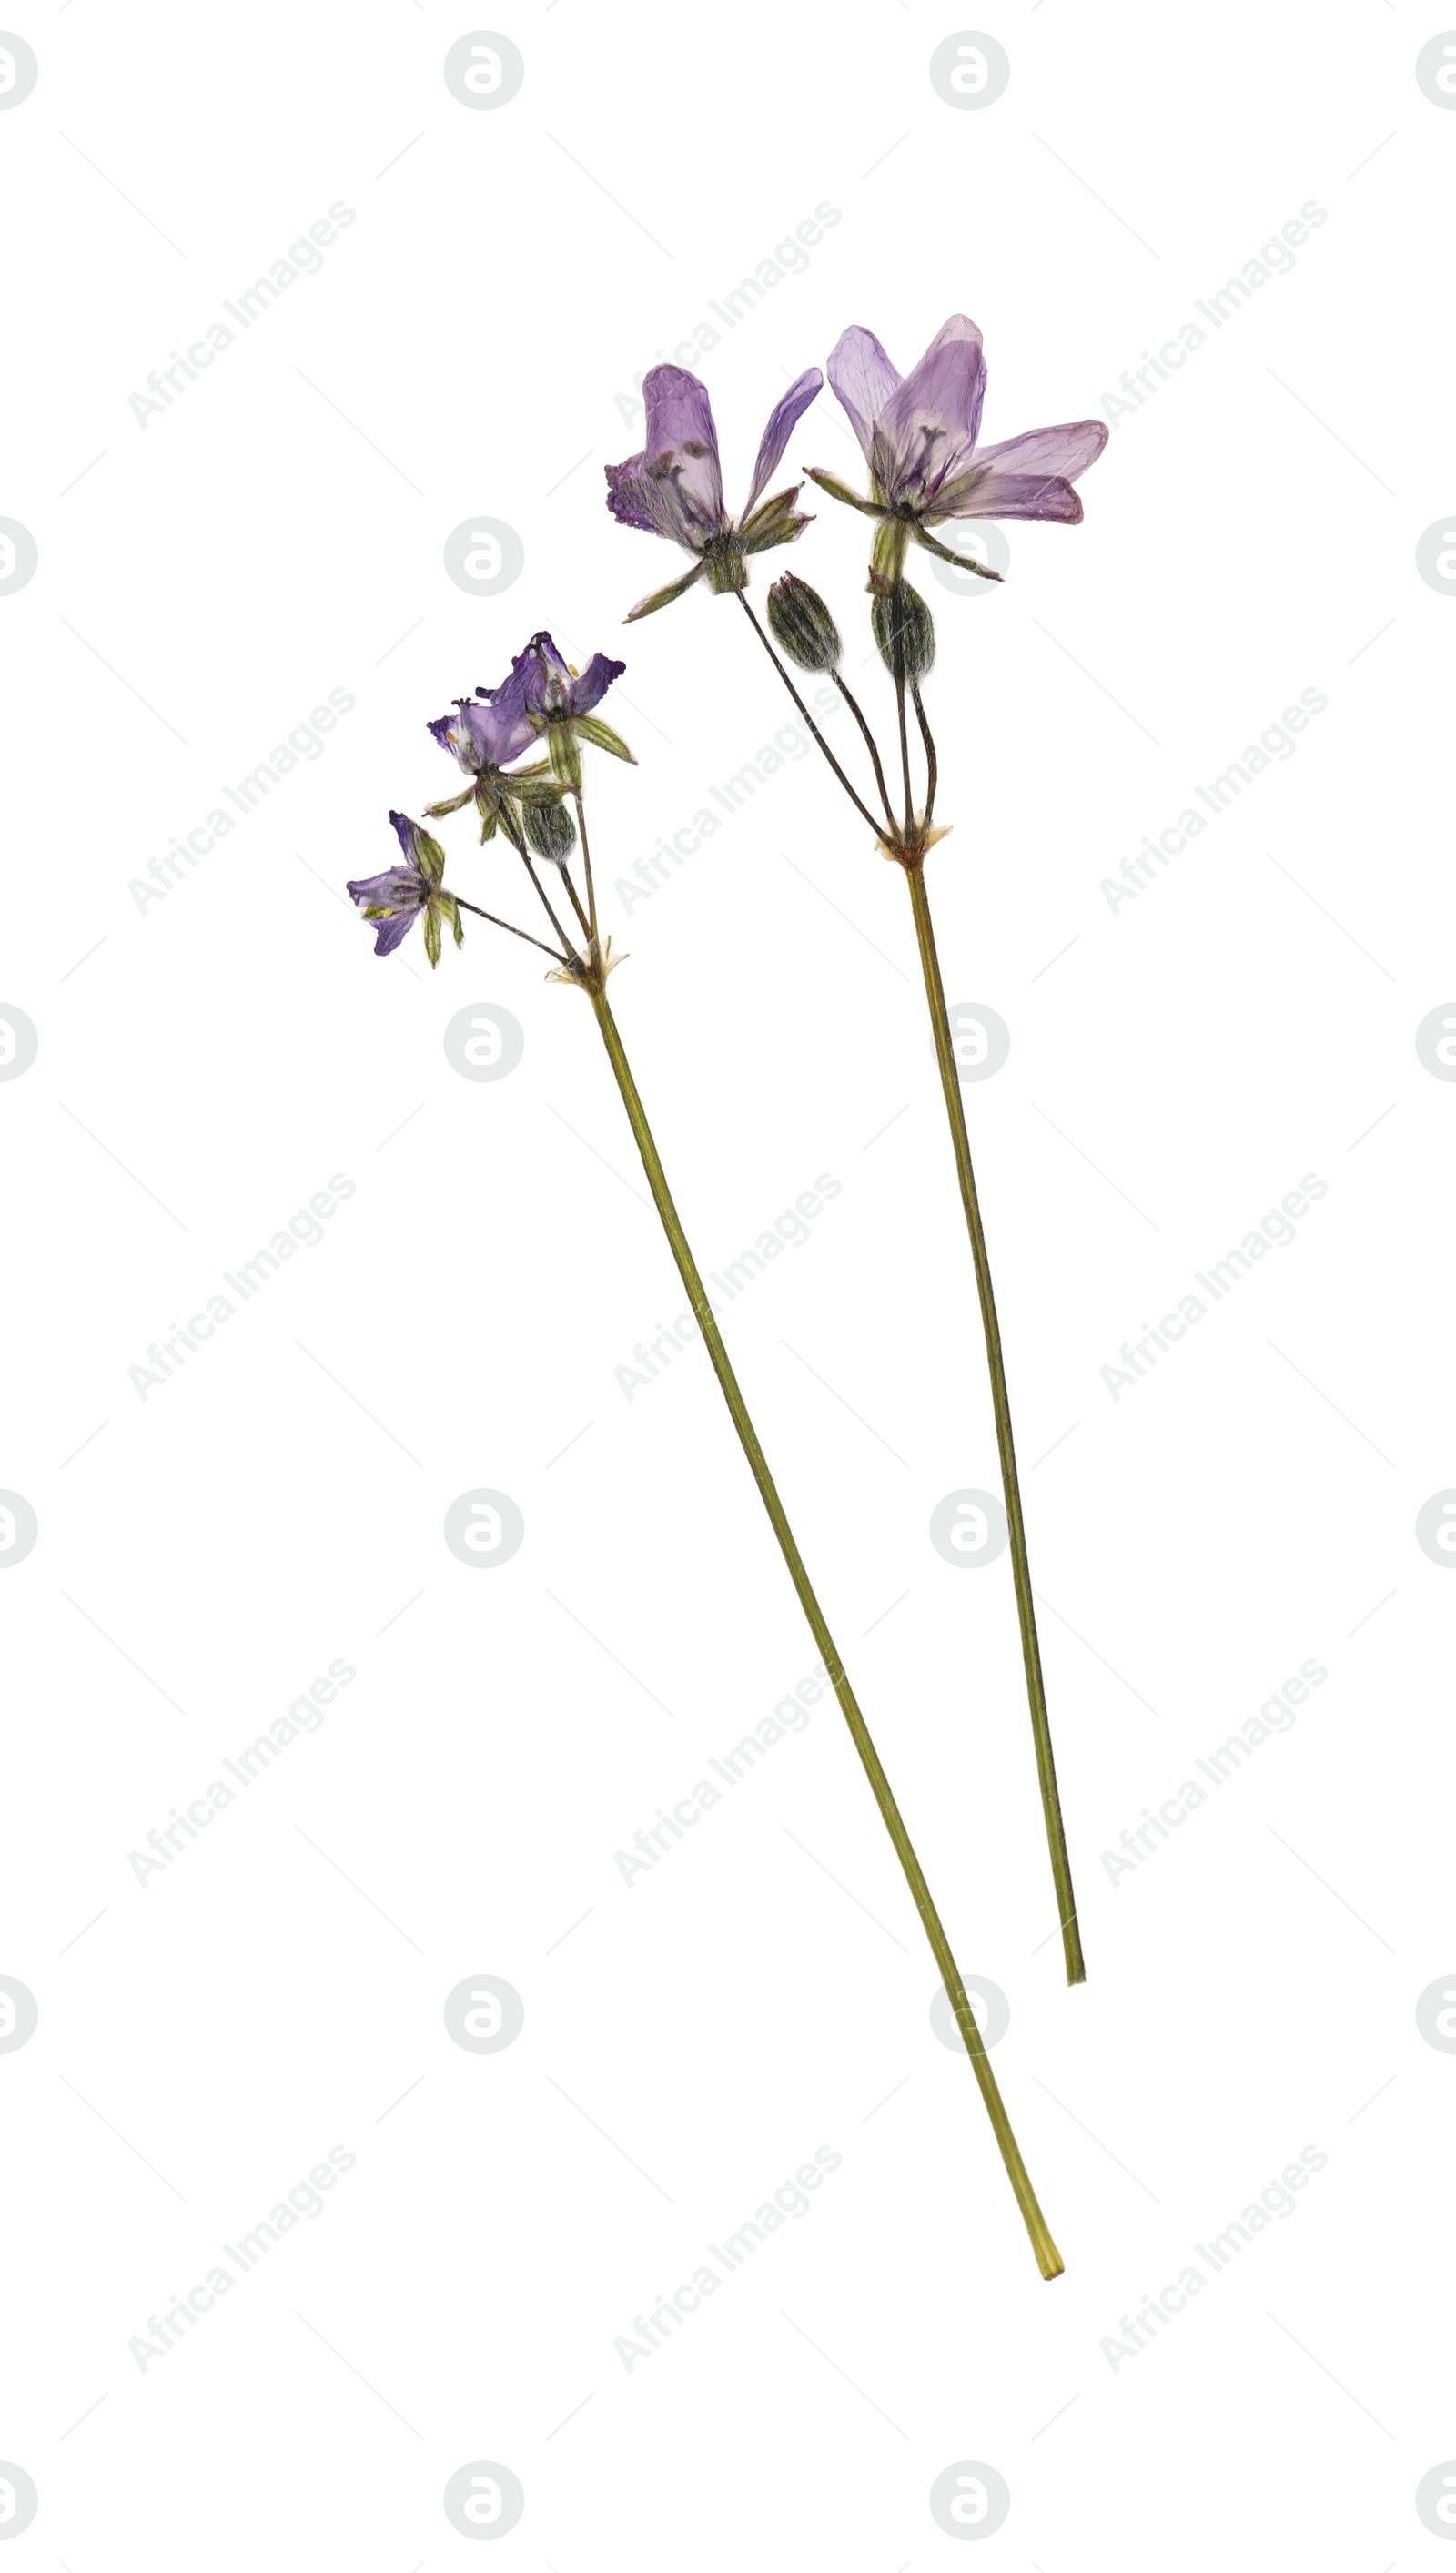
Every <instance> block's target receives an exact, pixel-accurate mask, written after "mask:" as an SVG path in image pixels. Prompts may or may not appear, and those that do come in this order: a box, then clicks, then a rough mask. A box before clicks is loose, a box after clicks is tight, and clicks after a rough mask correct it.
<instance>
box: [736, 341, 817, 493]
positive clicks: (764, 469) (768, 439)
mask: <svg viewBox="0 0 1456 2573" xmlns="http://www.w3.org/2000/svg"><path fill="white" fill-rule="evenodd" d="M823 383H824V378H823V376H822V375H821V374H820V372H819V369H818V368H817V367H810V368H808V369H807V370H806V371H805V373H804V374H803V375H802V376H799V377H797V378H796V379H795V381H794V383H793V384H791V385H790V387H789V390H788V392H787V393H786V394H785V395H784V397H783V399H782V401H780V402H777V403H775V405H774V408H773V410H772V411H771V412H770V414H769V419H768V427H767V429H765V430H764V433H763V435H762V437H761V438H760V439H759V442H758V461H757V463H756V464H755V465H754V468H753V481H752V483H751V484H750V486H749V493H748V499H747V501H746V503H745V505H744V511H743V515H744V517H745V518H747V517H750V516H751V515H752V513H753V505H754V502H755V501H756V500H757V498H758V495H759V493H760V491H762V490H763V489H764V487H765V485H766V484H767V482H768V481H769V479H770V477H771V475H773V474H774V473H776V472H777V471H778V467H779V459H780V457H781V456H782V454H783V451H784V449H785V447H786V446H787V445H788V443H789V440H790V438H791V437H792V435H793V433H794V429H795V427H796V425H797V423H798V422H799V421H800V420H802V418H803V416H804V414H805V412H806V411H807V410H808V408H809V406H810V404H811V403H812V402H813V400H814V398H815V395H816V394H817V393H818V392H819V391H820V388H821V387H822V385H823Z"/></svg>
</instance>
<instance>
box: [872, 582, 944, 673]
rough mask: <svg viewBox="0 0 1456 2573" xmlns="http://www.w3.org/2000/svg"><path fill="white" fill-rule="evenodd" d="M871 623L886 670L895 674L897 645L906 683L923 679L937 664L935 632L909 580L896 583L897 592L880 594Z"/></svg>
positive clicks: (925, 608)
mask: <svg viewBox="0 0 1456 2573" xmlns="http://www.w3.org/2000/svg"><path fill="white" fill-rule="evenodd" d="M870 623H871V626H872V627H873V629H874V635H875V641H876V642H877V643H878V645H879V647H880V658H881V660H882V661H883V662H884V664H885V667H886V669H887V670H889V671H891V672H892V673H893V671H894V668H895V647H896V644H897V642H898V643H899V646H900V649H901V651H902V653H903V654H904V660H903V663H902V667H903V669H904V671H905V675H906V677H907V679H923V678H924V677H925V674H926V672H927V670H929V669H930V668H931V667H932V665H933V663H934V661H935V657H936V629H935V626H934V624H933V622H932V619H931V612H930V609H929V608H928V607H927V605H926V603H925V600H924V599H923V598H922V597H921V594H920V592H919V590H918V589H912V588H911V586H910V583H909V581H908V580H902V581H899V582H897V584H896V586H895V588H894V589H890V590H877V591H876V593H875V595H874V597H873V598H872V599H871V601H870Z"/></svg>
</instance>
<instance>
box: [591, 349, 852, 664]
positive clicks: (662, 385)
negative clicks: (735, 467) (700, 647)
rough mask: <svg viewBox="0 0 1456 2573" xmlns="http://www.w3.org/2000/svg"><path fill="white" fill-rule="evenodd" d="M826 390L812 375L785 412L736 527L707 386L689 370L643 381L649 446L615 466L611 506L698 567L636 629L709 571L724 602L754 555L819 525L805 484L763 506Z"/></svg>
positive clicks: (766, 444)
mask: <svg viewBox="0 0 1456 2573" xmlns="http://www.w3.org/2000/svg"><path fill="white" fill-rule="evenodd" d="M823 382H824V378H823V376H822V375H821V374H820V372H819V369H818V368H817V367H810V368H809V369H808V371H807V373H806V374H804V375H802V376H800V377H798V379H797V380H796V381H795V383H793V384H792V385H790V387H789V390H788V392H787V393H786V394H785V395H784V396H783V398H782V400H781V401H779V402H778V403H776V404H775V406H774V409H773V411H772V412H771V413H770V415H769V420H768V426H767V427H766V429H764V433H763V435H762V437H761V438H760V440H759V445H758V456H757V459H756V461H755V464H754V468H753V481H752V483H751V485H750V487H749V493H748V499H747V502H746V504H745V506H744V509H743V512H742V515H741V516H740V517H738V518H736V519H735V518H730V517H729V515H728V513H727V509H726V507H725V505H724V500H723V473H722V468H721V466H720V464H719V461H718V431H717V429H716V428H715V426H714V422H713V412H712V406H711V404H710V403H709V401H708V389H707V386H706V385H704V384H700V383H699V381H698V378H697V377H696V376H690V375H689V374H688V373H687V371H686V369H685V368H683V367H653V368H652V369H651V370H650V372H649V373H648V374H647V375H646V376H645V377H644V378H643V382H642V394H643V399H644V401H645V403H646V407H647V429H646V444H645V445H644V447H643V449H642V452H641V454H640V455H629V456H628V457H627V459H626V461H625V463H622V464H609V465H608V466H607V468H606V478H607V507H608V508H609V509H610V511H611V513H612V515H613V517H614V518H616V519H617V520H618V521H619V522H620V524H621V525H622V526H624V527H640V528H642V530H643V531H644V533H646V534H647V535H651V536H667V537H669V538H670V539H671V541H672V542H673V543H674V544H677V545H681V546H682V548H683V551H684V552H685V553H689V554H692V555H694V556H695V557H696V559H695V561H694V563H693V567H692V570H691V571H690V572H685V573H684V574H683V577H682V579H681V580H676V581H671V582H669V584H668V586H667V588H666V589H659V590H654V591H653V592H652V593H651V595H650V596H649V597H647V598H639V600H638V601H637V604H636V606H635V607H634V608H633V609H632V610H631V613H630V615H629V616H628V617H627V619H626V622H627V623H628V624H629V625H630V624H631V622H632V619H633V617H637V616H649V615H650V614H651V613H652V611H653V609H654V608H658V607H665V606H666V605H667V603H668V601H669V600H670V599H674V598H680V597H681V596H682V594H683V591H684V590H686V589H690V588H691V587H692V584H693V582H694V581H695V580H696V579H697V578H698V577H699V575H700V574H701V573H703V572H706V573H707V576H708V586H709V588H710V589H713V590H715V591H716V592H718V594H719V595H722V594H723V593H724V592H726V591H728V590H730V589H743V588H746V586H747V582H748V572H747V568H746V566H745V562H744V556H745V555H746V554H755V553H761V552H762V551H763V549H764V547H765V546H767V545H787V544H792V543H793V542H794V540H795V538H796V537H797V536H799V535H800V534H802V532H803V530H804V528H805V527H807V526H808V524H809V520H808V518H807V517H806V516H804V515H803V514H801V512H799V511H798V510H796V509H795V507H794V502H795V501H796V500H797V498H798V496H799V491H800V488H801V485H800V484H799V483H797V482H795V483H793V484H791V485H790V486H789V487H788V488H787V489H785V490H782V491H776V492H774V493H773V495H772V497H771V498H769V499H767V500H763V501H761V500H760V494H761V493H762V491H763V488H764V485H765V483H767V482H768V481H769V479H770V478H771V476H772V475H773V474H774V473H775V472H776V471H777V469H778V465H779V462H780V459H781V457H782V455H783V452H784V449H785V447H786V446H787V445H788V442H789V439H790V436H791V435H792V433H793V429H794V427H795V424H796V422H797V421H799V420H800V419H801V418H802V416H803V414H804V413H805V412H806V411H807V410H808V408H809V405H810V404H811V403H812V402H813V400H814V397H815V395H816V394H817V393H818V392H819V389H820V387H821V386H822V384H823Z"/></svg>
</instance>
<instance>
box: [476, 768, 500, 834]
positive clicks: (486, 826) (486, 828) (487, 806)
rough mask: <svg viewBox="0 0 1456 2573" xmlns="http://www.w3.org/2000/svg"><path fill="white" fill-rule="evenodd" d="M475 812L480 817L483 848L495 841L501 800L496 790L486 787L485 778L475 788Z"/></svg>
mask: <svg viewBox="0 0 1456 2573" xmlns="http://www.w3.org/2000/svg"><path fill="white" fill-rule="evenodd" d="M475 810H476V812H477V813H478V814H479V816H480V845H481V847H482V848H483V847H484V845H485V842H486V841H487V840H493V839H494V837H495V831H496V825H497V824H498V822H499V820H500V802H499V798H498V797H497V795H496V794H495V791H494V789H493V788H492V787H489V786H487V785H486V783H485V780H484V779H483V777H482V778H480V779H479V780H478V781H477V783H476V786H475Z"/></svg>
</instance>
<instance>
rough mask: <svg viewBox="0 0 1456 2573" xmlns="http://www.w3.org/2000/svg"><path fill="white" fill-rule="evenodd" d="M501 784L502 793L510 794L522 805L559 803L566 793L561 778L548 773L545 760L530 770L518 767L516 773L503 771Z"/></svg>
mask: <svg viewBox="0 0 1456 2573" xmlns="http://www.w3.org/2000/svg"><path fill="white" fill-rule="evenodd" d="M500 786H501V791H502V793H504V794H506V795H508V796H509V797H510V799H511V802H512V803H513V804H519V805H521V806H526V805H530V804H559V803H560V801H561V798H562V796H563V795H564V794H565V793H566V788H565V787H564V786H563V784H562V783H561V780H560V778H559V777H552V776H550V775H549V774H548V773H547V771H546V763H545V761H544V760H542V762H541V764H540V767H539V768H535V769H531V770H530V771H529V772H527V771H526V770H525V769H517V770H516V771H515V772H514V774H510V773H507V772H505V771H502V773H501V778H500Z"/></svg>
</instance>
